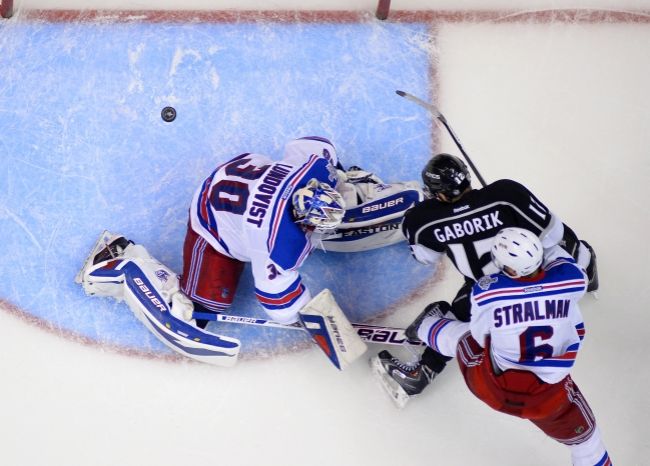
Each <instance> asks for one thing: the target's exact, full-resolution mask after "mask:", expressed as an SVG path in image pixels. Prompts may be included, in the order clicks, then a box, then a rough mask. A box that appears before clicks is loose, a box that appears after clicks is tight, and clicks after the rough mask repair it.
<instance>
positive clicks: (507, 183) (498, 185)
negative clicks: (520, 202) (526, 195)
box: [486, 178, 529, 191]
mask: <svg viewBox="0 0 650 466" xmlns="http://www.w3.org/2000/svg"><path fill="white" fill-rule="evenodd" d="M486 187H487V188H491V189H494V190H499V191H510V190H514V191H529V189H528V188H526V187H525V186H524V185H523V184H521V183H519V182H518V181H514V180H510V179H508V178H503V179H501V180H496V181H493V182H492V183H490V184H489V185H487V186H486Z"/></svg>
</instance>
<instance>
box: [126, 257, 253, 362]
mask: <svg viewBox="0 0 650 466" xmlns="http://www.w3.org/2000/svg"><path fill="white" fill-rule="evenodd" d="M122 270H123V271H124V273H125V280H124V283H125V285H126V290H125V292H124V300H125V302H126V303H127V304H128V305H129V307H130V308H131V310H132V311H133V313H134V314H135V316H136V317H137V318H138V319H139V320H140V321H141V322H142V323H143V324H144V325H145V326H146V327H147V328H148V329H149V330H150V331H151V332H152V333H153V334H154V335H155V336H156V338H158V339H159V340H160V341H161V342H163V343H164V344H165V345H166V346H168V347H169V348H171V349H172V350H174V351H176V352H178V353H180V354H182V355H184V356H186V357H188V358H191V359H194V360H197V361H200V362H205V363H208V364H214V365H218V366H232V365H234V364H235V363H236V362H237V356H238V355H239V351H240V348H241V345H240V342H239V340H237V339H235V338H229V337H224V336H220V335H215V334H212V333H210V332H207V331H205V330H202V329H200V328H197V327H194V326H193V325H190V324H189V323H187V322H184V321H182V320H180V319H178V318H176V317H174V315H173V314H172V313H171V309H170V307H169V306H168V305H167V303H166V302H165V300H164V298H163V297H162V295H161V294H160V293H158V291H157V290H156V287H155V285H153V284H152V281H151V280H150V277H148V276H147V274H146V273H145V272H144V271H143V270H142V269H141V268H140V267H139V266H138V264H137V260H134V261H129V263H128V264H127V265H125V266H124V267H122Z"/></svg>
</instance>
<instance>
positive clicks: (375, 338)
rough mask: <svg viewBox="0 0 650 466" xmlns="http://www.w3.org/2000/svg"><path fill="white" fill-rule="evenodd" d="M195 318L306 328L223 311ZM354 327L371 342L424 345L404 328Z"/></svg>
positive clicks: (360, 335) (362, 336)
mask: <svg viewBox="0 0 650 466" xmlns="http://www.w3.org/2000/svg"><path fill="white" fill-rule="evenodd" d="M192 318H194V319H202V320H212V321H216V322H230V323H233V324H245V325H257V326H261V327H273V328H282V329H286V330H304V328H303V327H302V326H301V325H300V324H298V323H296V324H290V325H287V324H281V323H279V322H274V321H272V320H267V319H258V318H256V317H244V316H236V315H230V314H224V313H222V312H216V313H215V312H194V314H193V315H192ZM352 327H353V328H354V329H355V330H356V331H357V335H359V337H361V339H362V340H364V341H367V342H369V343H380V344H384V345H405V344H406V345H410V346H423V345H424V343H422V342H421V341H410V340H408V339H407V338H406V337H405V336H404V329H403V328H395V327H381V326H378V325H366V324H352Z"/></svg>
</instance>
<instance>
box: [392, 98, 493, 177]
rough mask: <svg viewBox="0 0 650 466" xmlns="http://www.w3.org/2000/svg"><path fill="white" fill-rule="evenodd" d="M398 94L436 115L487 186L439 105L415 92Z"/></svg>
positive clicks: (477, 175) (475, 172)
mask: <svg viewBox="0 0 650 466" xmlns="http://www.w3.org/2000/svg"><path fill="white" fill-rule="evenodd" d="M395 93H396V94H397V95H399V96H400V97H404V98H405V99H406V100H410V101H411V102H413V103H415V104H417V105H419V106H420V107H422V108H425V109H427V110H428V111H429V113H431V115H433V116H434V117H436V119H437V120H438V121H439V122H440V123H442V124H443V126H444V127H445V128H446V129H447V132H448V133H449V136H451V138H452V139H453V140H454V143H455V144H456V147H458V150H460V152H461V154H463V157H464V158H465V161H466V162H467V164H468V165H469V166H470V168H471V169H472V171H473V172H474V174H475V175H476V178H478V180H479V182H480V183H481V185H482V186H485V184H486V183H485V180H484V179H483V177H482V176H481V174H480V173H479V172H478V170H477V169H476V166H475V165H474V163H473V162H472V160H471V159H470V158H469V155H467V152H465V149H463V145H462V144H461V143H460V140H459V139H458V136H456V134H455V133H454V131H453V130H452V129H451V126H450V125H449V123H448V122H447V119H446V118H445V116H444V115H443V114H442V113H440V110H438V107H436V106H435V105H433V104H430V103H429V102H425V101H424V100H422V99H420V98H418V97H415V96H414V95H413V94H409V93H408V92H404V91H395Z"/></svg>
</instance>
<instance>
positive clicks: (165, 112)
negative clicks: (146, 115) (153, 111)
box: [160, 107, 176, 123]
mask: <svg viewBox="0 0 650 466" xmlns="http://www.w3.org/2000/svg"><path fill="white" fill-rule="evenodd" d="M160 116H161V117H162V119H163V120H164V121H166V122H167V123H171V122H172V121H174V120H175V119H176V109H175V108H174V107H165V108H163V109H162V112H160Z"/></svg>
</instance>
